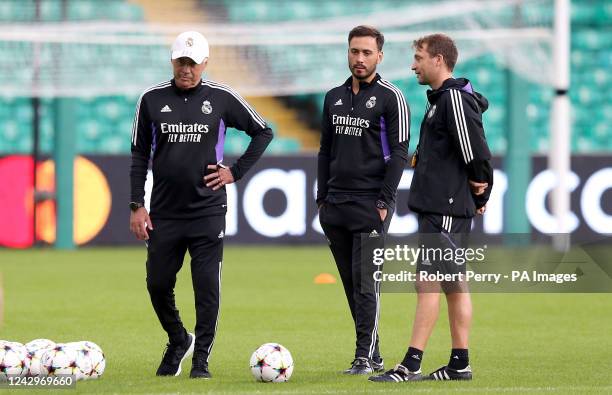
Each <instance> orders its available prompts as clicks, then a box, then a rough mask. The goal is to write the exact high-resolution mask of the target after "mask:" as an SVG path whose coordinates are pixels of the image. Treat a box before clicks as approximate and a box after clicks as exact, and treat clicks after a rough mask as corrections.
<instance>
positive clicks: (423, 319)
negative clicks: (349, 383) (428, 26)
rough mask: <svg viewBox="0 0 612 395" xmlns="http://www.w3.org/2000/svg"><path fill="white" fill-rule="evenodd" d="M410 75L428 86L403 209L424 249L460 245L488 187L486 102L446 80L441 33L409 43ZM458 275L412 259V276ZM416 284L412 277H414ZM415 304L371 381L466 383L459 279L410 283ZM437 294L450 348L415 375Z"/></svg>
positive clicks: (448, 265)
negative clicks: (408, 334) (397, 355)
mask: <svg viewBox="0 0 612 395" xmlns="http://www.w3.org/2000/svg"><path fill="white" fill-rule="evenodd" d="M413 46H414V48H415V51H416V52H415V55H414V62H413V64H412V70H414V72H415V73H416V76H417V79H418V82H419V84H421V85H429V86H430V87H431V90H428V91H427V100H428V106H427V108H426V111H425V116H424V117H423V121H422V123H421V131H420V136H419V144H418V146H417V150H416V152H415V155H414V157H413V167H414V175H413V178H412V184H411V186H410V197H409V200H408V206H409V207H410V209H411V210H412V211H414V212H416V213H417V214H418V224H419V227H418V229H419V234H420V236H421V237H422V238H423V240H427V241H428V242H426V243H419V245H420V246H421V245H425V247H430V246H431V245H432V244H431V238H432V237H435V239H436V240H437V241H434V244H435V247H436V248H445V247H448V248H455V249H456V248H460V247H461V246H462V244H461V240H462V237H461V236H465V235H466V234H467V233H469V232H470V230H471V224H472V217H474V215H475V214H483V213H484V211H485V208H486V204H487V201H488V199H489V196H490V194H491V188H492V186H493V170H492V168H491V164H490V159H491V153H490V152H489V148H488V146H487V141H486V139H485V135H484V130H483V125H482V113H483V112H484V111H486V109H487V107H488V102H487V100H486V99H485V98H484V97H483V96H482V95H480V94H479V93H477V92H475V91H474V90H473V88H472V84H471V83H470V82H469V81H468V80H467V79H463V78H457V79H455V78H453V76H452V72H453V69H454V67H455V64H456V62H457V57H458V51H457V48H456V46H455V43H454V42H453V40H452V39H451V38H450V37H448V36H446V35H444V34H432V35H429V36H425V37H422V38H420V39H418V40H416V41H414V45H413ZM434 269H435V270H437V271H441V272H443V273H447V272H449V271H452V272H453V273H458V272H464V271H465V265H457V264H456V263H454V262H452V261H450V262H441V264H439V265H437V266H436V265H433V266H432V262H429V261H426V260H423V259H422V260H420V261H419V262H418V264H417V272H418V273H420V272H421V271H425V272H431V271H432V270H434ZM417 279H418V276H417ZM415 285H416V288H417V306H416V314H415V320H414V324H413V330H412V338H411V340H410V347H409V348H408V351H407V352H406V355H405V357H404V359H403V361H402V362H401V363H400V364H398V365H396V366H395V368H394V369H391V370H389V371H387V372H385V373H383V374H381V375H379V376H372V377H370V380H371V381H376V382H403V381H418V380H424V379H433V380H471V379H472V370H471V367H470V365H469V358H468V335H469V331H470V325H471V321H472V304H471V300H470V294H469V292H468V290H467V285H466V284H465V282H446V283H445V282H442V283H435V282H425V281H419V280H417V282H416V284H415ZM440 289H442V290H443V291H444V293H445V295H446V301H447V304H448V314H449V324H450V332H451V339H452V350H451V355H450V360H449V362H448V364H447V365H445V366H443V367H441V368H440V369H438V370H436V371H435V372H433V373H431V374H430V375H429V376H423V375H422V374H421V362H422V360H423V351H424V350H425V346H426V345H427V341H428V340H429V337H430V335H431V332H432V330H433V327H434V325H435V323H436V320H437V318H438V314H439V309H440V306H439V305H440Z"/></svg>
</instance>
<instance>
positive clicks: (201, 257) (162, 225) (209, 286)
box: [147, 215, 225, 360]
mask: <svg viewBox="0 0 612 395" xmlns="http://www.w3.org/2000/svg"><path fill="white" fill-rule="evenodd" d="M152 222H153V228H154V230H149V241H148V247H147V289H148V291H149V295H150V297H151V302H152V304H153V309H154V310H155V313H156V314H157V318H159V322H160V323H161V325H162V327H163V328H164V330H165V331H166V332H167V333H168V338H169V340H170V343H173V344H177V343H182V342H184V341H185V336H186V334H187V331H186V330H185V327H184V326H183V323H182V321H181V318H180V316H179V311H178V310H177V308H176V305H175V302H174V286H175V284H176V275H177V273H178V271H179V270H180V269H181V267H182V266H183V260H184V258H185V253H186V252H187V251H189V255H190V256H191V279H192V283H193V292H194V297H195V309H196V326H195V337H196V340H195V352H197V353H198V352H199V353H202V354H204V355H205V357H206V360H208V357H209V356H210V353H211V350H212V347H213V343H214V340H215V334H216V331H217V322H218V320H219V305H220V298H221V267H222V261H223V237H224V233H225V215H214V216H206V217H200V218H195V219H181V220H177V219H171V220H170V219H155V218H152Z"/></svg>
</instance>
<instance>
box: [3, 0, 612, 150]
mask: <svg viewBox="0 0 612 395" xmlns="http://www.w3.org/2000/svg"><path fill="white" fill-rule="evenodd" d="M201 1H202V2H203V4H205V3H206V2H204V1H203V0H201ZM398 1H399V0H379V1H376V2H372V1H366V0H354V1H346V0H328V1H321V2H312V1H309V0H293V1H287V2H276V3H270V2H268V1H266V0H221V2H222V4H224V5H225V7H226V10H227V15H228V17H229V19H230V20H231V21H241V22H259V21H286V20H292V19H311V20H313V19H323V18H326V17H334V16H349V15H351V14H356V13H359V14H364V13H367V12H370V11H375V10H379V9H384V8H389V9H392V8H393V7H395V6H397V5H398ZM406 1H414V2H417V0H404V3H403V4H405V2H406ZM434 1H435V0H434ZM62 4H63V1H62V0H40V7H41V8H40V10H41V13H40V14H41V15H40V17H41V19H42V20H45V21H60V20H62V19H63V15H62V14H63V10H62ZM35 5H36V2H35V0H0V22H27V21H33V20H34V19H35V18H36V8H35ZM66 5H67V7H66V13H67V17H68V18H69V19H72V20H91V19H108V20H119V21H121V20H142V19H143V10H142V8H140V7H139V6H137V5H135V4H132V3H130V2H129V1H127V0H108V1H101V0H69V1H67V2H66ZM504 12H506V13H507V14H508V15H506V16H507V17H511V16H512V15H511V13H509V11H504ZM521 16H522V17H523V18H525V19H526V20H527V21H529V23H531V24H533V25H538V24H550V21H551V18H552V13H551V10H550V9H549V8H547V7H546V6H545V5H541V4H535V5H533V6H529V7H525V8H523V14H522V15H521ZM477 17H479V18H486V17H487V16H486V15H481V16H477ZM571 19H572V36H571V40H572V41H571V89H570V99H571V101H572V114H571V117H572V149H573V150H575V151H576V152H598V151H610V150H612V133H610V126H609V125H610V124H611V123H612V104H611V103H612V77H611V76H610V72H609V70H610V69H611V68H612V24H611V23H610V21H611V20H612V2H610V1H606V0H573V1H572V12H571ZM69 48H71V50H74V51H75V56H76V55H77V54H78V56H79V57H81V58H83V59H96V58H100V57H104V58H105V59H107V61H109V62H111V63H112V64H114V65H116V67H115V68H108V67H106V68H102V69H100V70H98V71H97V73H96V78H98V79H99V80H101V81H107V82H108V83H114V84H116V83H122V82H127V81H126V78H129V76H126V74H125V73H123V72H122V70H123V69H125V68H126V67H131V59H132V58H133V57H132V55H131V54H132V52H131V50H132V49H130V48H126V49H125V50H121V51H112V52H110V53H107V52H108V51H105V50H104V49H103V47H101V46H95V45H87V46H81V47H79V48H75V47H74V46H69ZM31 50H32V48H31V45H30V44H28V43H19V42H2V43H1V44H0V55H1V56H0V68H2V69H5V70H8V69H10V67H11V62H12V59H14V58H15V55H14V54H21V53H24V52H26V53H27V52H31ZM270 51H271V52H272V53H277V54H278V58H279V59H283V61H278V62H271V64H270V67H272V69H273V71H275V72H279V73H280V72H282V71H283V70H284V69H286V68H294V67H302V68H304V67H310V64H311V53H307V52H304V51H295V50H292V48H291V47H289V46H274V47H271V48H270ZM315 52H316V53H317V54H318V56H320V57H323V58H325V59H327V64H326V67H325V68H322V69H321V70H320V72H321V73H322V74H324V77H325V78H330V79H332V80H337V81H338V84H340V83H341V82H342V81H343V80H344V79H345V78H346V76H347V74H348V73H347V70H346V58H345V54H344V52H343V51H339V50H338V49H337V48H330V47H328V46H321V47H320V48H316V49H315ZM40 56H42V57H43V58H47V59H51V58H52V57H53V56H54V55H53V53H52V51H51V49H50V47H49V46H46V47H43V48H42V51H41V53H40ZM159 56H160V59H161V58H166V57H167V51H166V50H165V49H163V48H160V55H159ZM274 58H276V57H274ZM32 73H33V69H32V67H31V66H27V65H26V66H24V67H22V68H21V69H20V72H19V73H2V74H0V83H2V82H3V81H4V80H5V79H8V78H11V79H12V80H17V81H20V82H23V83H24V84H27V83H29V81H30V79H31V75H32ZM48 73H49V71H48V70H46V69H43V70H40V78H41V79H50V77H51V76H49V75H48ZM9 74H10V75H9ZM455 75H457V76H467V77H469V78H470V79H471V80H472V82H473V84H474V86H475V88H476V89H477V90H478V91H480V92H482V93H483V94H485V95H486V96H487V98H488V99H489V101H490V109H489V111H487V112H486V113H485V114H484V121H485V125H486V133H487V140H488V142H489V144H490V146H491V148H492V150H493V151H494V152H495V153H498V154H503V152H504V151H505V149H506V145H507V142H506V130H507V124H508V119H507V118H508V114H507V113H506V112H507V98H506V96H507V91H506V85H507V71H506V70H505V69H503V67H502V66H500V64H499V62H497V61H496V59H495V58H494V57H493V56H491V55H487V56H481V57H479V58H475V59H471V60H470V61H467V62H464V63H461V62H460V63H459V65H458V67H457V69H456V72H455ZM54 77H55V78H57V77H58V76H54ZM59 78H60V79H62V78H65V79H66V80H68V79H69V78H70V75H62V76H59ZM297 78H304V79H306V81H304V82H309V80H308V79H309V78H310V77H309V76H308V75H306V73H304V75H303V76H298V77H297ZM393 82H394V83H395V84H396V85H397V86H398V87H399V88H400V89H401V90H402V91H403V92H404V95H405V96H406V99H407V100H408V102H409V104H410V107H411V121H412V125H413V126H412V132H411V135H412V138H411V150H412V149H414V147H415V146H416V142H417V141H418V134H419V131H418V125H419V124H420V121H421V119H422V116H423V111H424V108H425V94H424V92H425V87H422V86H419V85H418V84H417V83H416V82H415V80H414V78H409V79H406V80H398V81H393ZM330 88H331V87H330ZM527 94H528V107H527V111H526V116H527V118H528V120H529V125H530V126H529V127H530V136H531V138H530V140H529V141H530V144H531V149H532V150H533V151H534V152H541V153H543V152H545V151H547V150H548V148H549V125H550V119H549V118H550V104H551V101H552V99H553V90H552V89H551V88H550V87H544V86H540V85H537V84H530V86H529V90H528V92H527ZM137 99H138V98H137V97H134V96H132V97H124V96H104V97H97V98H89V99H81V100H80V101H79V104H78V105H77V108H76V118H77V124H76V125H75V133H76V136H77V139H76V141H77V150H79V151H80V152H83V153H109V154H115V153H121V154H125V153H128V152H129V149H130V147H129V141H130V134H131V128H132V118H133V115H134V106H135V103H136V101H137ZM323 99H324V93H319V94H304V95H300V96H299V97H296V100H298V101H302V102H310V103H312V104H314V105H315V106H316V107H317V108H319V110H320V109H322V107H323ZM312 104H311V105H312ZM53 106H54V100H52V99H42V100H41V109H40V110H41V119H40V147H41V149H42V151H43V152H46V153H49V152H50V151H51V149H52V147H53V136H54V132H55V131H54V119H53ZM32 115H33V114H32V109H31V101H30V99H28V98H11V97H0V154H4V153H12V152H17V153H25V152H29V151H30V150H31V148H32V137H31V135H32V133H31V131H32ZM249 141H250V139H249V137H248V136H247V135H246V134H245V133H243V132H238V131H235V130H231V129H230V130H228V132H227V137H226V144H225V150H226V152H227V153H228V154H240V153H241V152H243V151H244V149H245V148H246V146H247V145H248V143H249ZM299 150H300V143H299V141H297V140H294V139H291V138H282V137H279V136H278V135H277V136H276V138H275V139H274V140H273V143H272V144H271V146H270V148H269V152H273V153H292V152H297V151H299Z"/></svg>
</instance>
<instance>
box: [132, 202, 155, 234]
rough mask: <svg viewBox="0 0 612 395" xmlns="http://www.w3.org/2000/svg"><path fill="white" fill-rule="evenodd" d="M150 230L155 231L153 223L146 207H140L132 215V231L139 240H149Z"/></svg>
mask: <svg viewBox="0 0 612 395" xmlns="http://www.w3.org/2000/svg"><path fill="white" fill-rule="evenodd" d="M147 228H148V229H149V230H153V222H151V218H149V213H148V212H147V209H146V208H144V207H140V208H139V209H138V210H136V211H132V213H131V214H130V231H131V232H132V233H134V235H136V238H137V239H138V240H149V233H148V232H147Z"/></svg>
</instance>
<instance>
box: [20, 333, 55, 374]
mask: <svg viewBox="0 0 612 395" xmlns="http://www.w3.org/2000/svg"><path fill="white" fill-rule="evenodd" d="M54 347H55V342H53V341H52V340H49V339H35V340H32V341H31V342H29V343H26V345H25V348H26V350H27V352H28V357H27V358H28V363H27V365H28V372H27V375H28V376H33V377H36V376H43V371H42V367H41V365H40V359H41V358H42V356H43V354H44V353H45V352H46V351H47V350H50V349H52V348H54Z"/></svg>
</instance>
